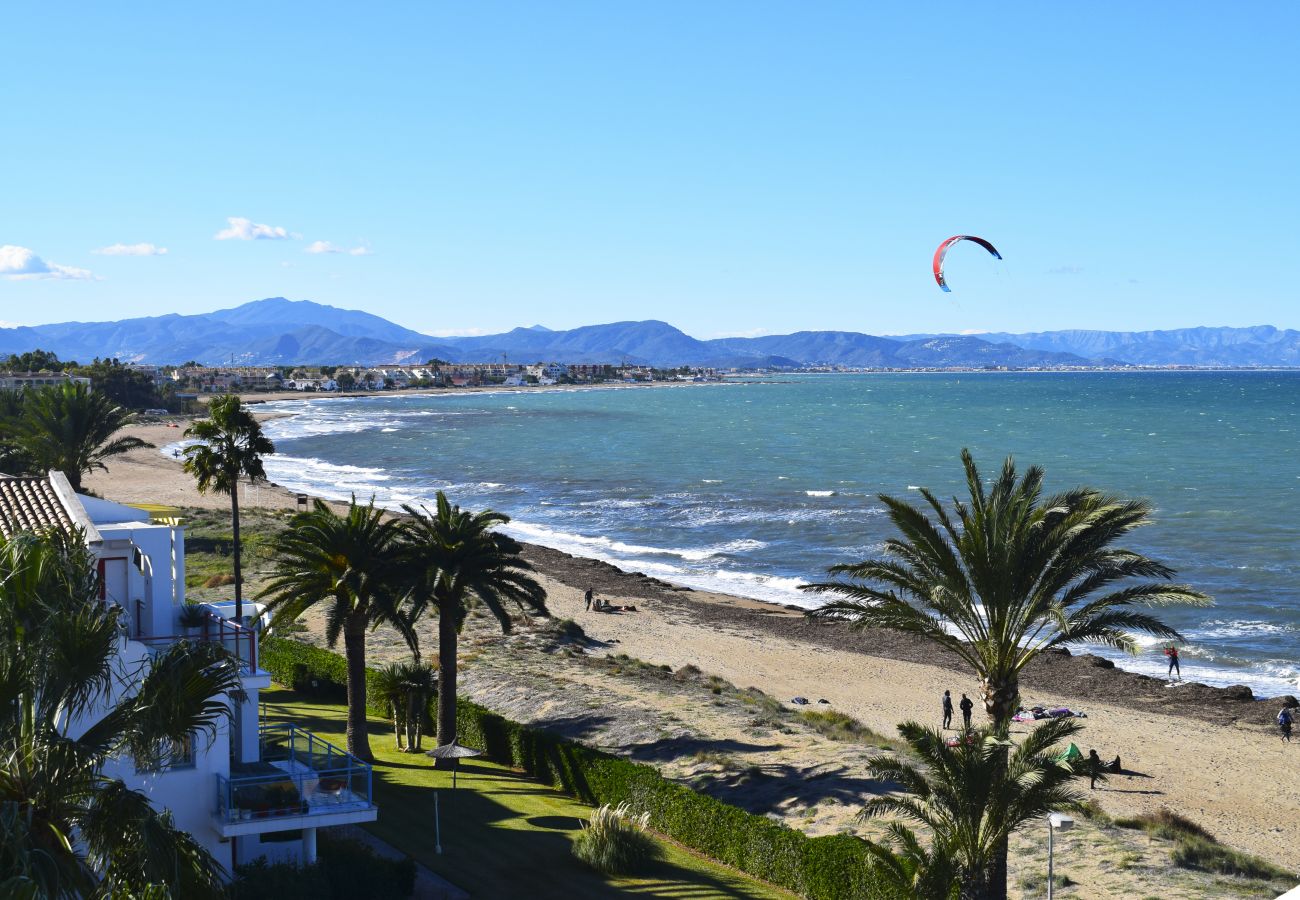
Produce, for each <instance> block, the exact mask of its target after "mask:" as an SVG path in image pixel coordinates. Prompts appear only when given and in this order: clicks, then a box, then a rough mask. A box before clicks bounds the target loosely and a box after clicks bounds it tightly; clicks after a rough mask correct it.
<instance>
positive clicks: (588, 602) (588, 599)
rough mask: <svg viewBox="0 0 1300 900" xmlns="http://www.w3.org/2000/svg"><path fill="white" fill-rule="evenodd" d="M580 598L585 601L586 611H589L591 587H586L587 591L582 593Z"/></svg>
mask: <svg viewBox="0 0 1300 900" xmlns="http://www.w3.org/2000/svg"><path fill="white" fill-rule="evenodd" d="M582 599H583V600H585V601H586V603H587V612H591V588H587V593H585V594H583V595H582Z"/></svg>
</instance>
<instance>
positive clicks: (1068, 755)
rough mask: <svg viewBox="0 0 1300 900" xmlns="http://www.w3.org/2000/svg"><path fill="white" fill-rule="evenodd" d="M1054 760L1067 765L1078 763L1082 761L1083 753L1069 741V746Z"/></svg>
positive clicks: (1076, 745)
mask: <svg viewBox="0 0 1300 900" xmlns="http://www.w3.org/2000/svg"><path fill="white" fill-rule="evenodd" d="M1056 759H1057V761H1058V762H1067V763H1074V762H1078V761H1079V760H1081V759H1083V751H1082V750H1080V749H1079V745H1078V744H1076V743H1074V741H1071V742H1070V746H1068V747H1066V748H1065V749H1064V750H1062V751H1061V752H1060V754H1059V755H1058V756H1057V757H1056Z"/></svg>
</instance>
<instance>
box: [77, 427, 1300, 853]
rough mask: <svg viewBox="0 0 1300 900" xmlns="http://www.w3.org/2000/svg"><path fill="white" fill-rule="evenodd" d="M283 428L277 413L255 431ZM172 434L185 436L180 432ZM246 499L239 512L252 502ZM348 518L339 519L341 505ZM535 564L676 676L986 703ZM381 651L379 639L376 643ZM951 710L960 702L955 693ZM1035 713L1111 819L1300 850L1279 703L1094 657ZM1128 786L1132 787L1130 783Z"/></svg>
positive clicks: (578, 604) (788, 612) (1261, 847)
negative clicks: (1075, 746) (1159, 822)
mask: <svg viewBox="0 0 1300 900" xmlns="http://www.w3.org/2000/svg"><path fill="white" fill-rule="evenodd" d="M267 414H270V415H275V414H276V413H274V412H273V411H267V412H266V413H259V417H260V416H264V415H267ZM174 424H177V425H180V423H179V422H176V423H174ZM128 433H131V434H134V435H136V436H138V437H141V438H144V439H145V440H149V441H151V442H152V443H154V444H156V445H157V446H158V447H162V446H164V445H166V444H169V443H173V442H175V441H177V440H179V439H180V437H181V433H182V428H180V427H168V425H167V424H165V423H164V424H151V425H136V426H133V427H131V428H130V429H129V430H128ZM86 484H87V487H88V488H89V489H91V490H93V491H95V492H97V493H99V494H101V495H103V496H106V497H108V498H109V499H113V500H117V501H119V502H125V503H142V504H160V505H166V506H172V507H201V508H206V509H214V510H220V511H223V512H228V510H229V501H228V498H226V497H223V496H217V495H212V494H209V495H206V496H204V495H200V494H199V493H198V491H197V488H196V487H195V485H194V481H193V479H192V478H190V477H189V476H188V475H186V474H185V473H184V472H183V471H182V469H181V466H180V463H179V461H178V460H175V459H173V458H171V457H168V456H164V455H163V454H162V453H161V452H159V450H158V449H156V448H149V449H140V450H135V451H131V452H130V453H128V454H125V455H124V456H122V457H118V458H116V459H114V460H111V461H110V471H109V472H108V473H95V474H94V475H93V476H91V477H89V478H87V480H86ZM296 497H297V492H292V491H289V490H288V489H286V488H283V487H278V486H270V485H263V486H262V487H261V488H260V489H258V490H255V491H254V492H253V494H252V495H251V496H250V498H249V501H248V503H247V505H249V506H259V507H262V508H267V509H281V510H293V509H294V508H295V507H296V505H297V500H296ZM241 499H243V498H241ZM335 505H336V508H341V507H342V506H343V504H335ZM524 555H525V557H526V558H527V559H528V560H529V561H530V562H532V563H533V565H534V566H535V568H536V569H537V572H538V575H539V577H540V580H542V582H543V584H544V586H545V587H546V590H547V594H548V599H547V605H548V607H549V608H550V609H551V611H552V614H553V615H555V616H557V617H559V618H567V619H573V620H574V621H576V622H577V623H578V624H580V625H581V626H582V628H583V629H584V630H585V631H586V633H587V634H588V635H589V636H591V637H592V638H593V639H595V640H598V641H601V642H604V643H605V645H606V646H609V645H614V646H613V647H612V648H611V649H610V651H609V652H620V653H626V654H629V655H631V656H633V657H637V658H640V659H644V660H646V661H648V662H652V663H654V664H667V665H671V666H672V667H673V668H679V667H681V666H683V665H687V664H690V665H695V666H698V667H699V668H700V669H701V670H703V671H704V672H706V673H709V674H716V675H718V676H720V677H723V678H726V679H728V680H730V681H731V682H732V683H734V684H736V685H738V686H742V687H743V686H748V685H754V686H757V687H759V688H761V689H762V690H764V691H766V692H767V693H768V694H769V695H772V696H774V697H779V698H789V697H793V696H796V695H800V694H802V695H804V696H813V697H826V698H828V699H829V700H830V701H831V703H832V704H833V706H832V708H833V709H837V710H839V711H841V712H844V713H846V714H848V715H851V716H853V717H855V718H857V719H858V720H859V721H861V722H862V723H863V724H865V725H867V726H869V727H871V728H873V729H874V730H876V731H878V732H880V733H882V734H892V733H893V731H894V728H895V727H896V726H897V724H898V723H899V722H903V721H907V720H909V719H910V720H915V721H921V722H930V721H932V720H933V723H934V724H938V714H937V710H938V697H939V695H941V694H942V692H943V690H944V689H952V690H953V691H954V692H960V691H966V692H969V693H970V694H971V696H972V697H975V698H977V697H978V696H979V694H978V690H979V685H978V682H977V680H976V679H975V678H974V677H973V676H972V675H971V674H970V673H969V672H968V671H967V670H966V668H965V667H964V666H962V665H958V664H957V663H955V661H953V660H950V659H948V658H946V657H945V656H944V655H943V654H942V653H937V652H936V651H935V650H934V648H932V647H931V646H930V645H928V644H924V643H919V642H917V641H916V640H914V639H909V638H906V637H902V636H898V635H893V634H880V633H870V634H860V633H853V632H850V631H849V630H848V629H847V628H846V627H844V626H842V625H836V624H833V623H816V622H811V621H809V620H806V619H805V618H804V617H803V615H802V612H801V611H795V610H792V609H789V608H786V607H783V606H779V605H774V604H771V603H767V602H764V601H758V600H750V599H747V598H743V597H737V596H734V595H727V594H721V593H713V592H709V591H701V590H696V589H692V588H688V587H682V586H677V585H672V584H669V583H667V582H665V581H661V580H660V579H657V578H653V577H650V576H647V575H645V574H643V573H638V572H628V571H625V570H623V569H621V568H618V567H616V566H614V565H611V564H609V563H606V562H603V561H601V560H597V559H592V558H589V557H581V556H573V555H570V554H568V553H565V552H563V551H559V550H554V549H551V548H547V547H544V546H541V545H539V544H527V545H526V547H525V550H524ZM588 587H590V588H593V589H594V590H595V591H596V593H597V594H598V595H600V596H603V597H605V598H606V599H608V600H610V601H611V602H613V603H616V604H620V605H621V603H628V604H633V605H635V606H636V607H637V609H638V611H637V612H635V613H632V612H628V613H613V614H607V613H597V612H593V611H590V610H585V609H584V607H583V602H582V595H583V592H584V591H585V590H586V589H587V588H588ZM384 639H385V636H384V635H382V634H380V633H378V632H376V633H375V635H373V636H372V640H377V641H382V640H384ZM954 696H956V693H954ZM1022 696H1023V698H1024V702H1025V704H1026V705H1032V704H1040V703H1041V704H1043V705H1055V704H1061V705H1066V706H1070V707H1071V708H1075V709H1080V708H1082V709H1083V710H1085V711H1086V712H1087V714H1088V718H1086V719H1082V720H1080V721H1081V722H1082V723H1083V725H1084V726H1085V729H1086V731H1085V734H1084V735H1082V736H1080V738H1079V739H1078V740H1079V741H1080V745H1081V746H1083V747H1084V748H1085V749H1086V748H1087V747H1089V746H1091V747H1096V748H1098V749H1099V752H1101V753H1102V754H1103V755H1104V756H1105V755H1114V754H1115V753H1119V754H1120V755H1121V756H1122V757H1123V758H1124V760H1125V767H1126V769H1132V770H1134V771H1136V772H1139V773H1141V775H1140V776H1138V777H1137V780H1131V779H1124V780H1123V781H1121V782H1117V783H1116V784H1115V785H1114V786H1113V787H1112V788H1108V789H1107V790H1105V791H1099V792H1098V794H1097V797H1098V799H1099V800H1102V801H1103V803H1104V807H1105V809H1106V811H1107V812H1109V813H1110V814H1112V815H1134V814H1137V813H1141V812H1154V811H1156V810H1158V809H1160V808H1163V807H1170V808H1173V809H1176V810H1178V811H1180V812H1182V813H1184V814H1186V815H1189V816H1190V817H1191V818H1193V819H1195V820H1196V821H1198V822H1200V823H1201V824H1203V825H1204V826H1205V827H1207V828H1209V829H1210V830H1211V831H1212V832H1213V833H1215V834H1216V835H1218V836H1219V837H1220V838H1221V839H1223V840H1225V841H1226V842H1228V843H1230V844H1231V845H1232V846H1236V847H1240V848H1242V849H1247V850H1250V851H1251V852H1254V853H1258V854H1260V855H1263V856H1265V857H1267V858H1269V859H1272V860H1273V861H1275V862H1277V863H1287V862H1289V860H1290V855H1291V849H1292V848H1293V847H1294V846H1297V845H1300V819H1297V818H1296V816H1295V815H1294V809H1295V808H1296V806H1297V805H1300V785H1297V782H1296V780H1295V778H1294V771H1295V766H1296V764H1297V762H1298V761H1300V757H1297V756H1296V749H1295V747H1294V746H1287V745H1283V744H1281V743H1280V742H1279V741H1278V739H1277V734H1276V730H1275V728H1273V726H1272V717H1273V715H1274V714H1275V713H1276V709H1275V708H1274V707H1275V706H1276V705H1277V704H1275V703H1261V702H1255V701H1254V698H1253V696H1252V695H1251V694H1250V693H1249V692H1248V691H1242V690H1233V689H1223V688H1210V687H1203V686H1199V685H1196V684H1191V683H1188V684H1183V685H1180V686H1178V687H1177V688H1174V689H1170V688H1168V687H1166V686H1165V682H1163V681H1162V680H1159V679H1153V678H1150V677H1148V676H1143V675H1137V674H1134V673H1129V672H1125V671H1123V670H1120V669H1117V668H1114V667H1113V665H1112V664H1110V663H1108V662H1107V661H1105V660H1102V659H1100V658H1099V657H1093V656H1087V655H1078V656H1076V655H1072V654H1065V653H1050V654H1046V655H1045V656H1043V657H1041V658H1040V660H1039V661H1038V662H1037V663H1036V664H1035V665H1034V666H1031V667H1030V668H1029V670H1027V671H1026V673H1025V677H1024V680H1023V684H1022ZM1130 781H1132V783H1129V782H1130Z"/></svg>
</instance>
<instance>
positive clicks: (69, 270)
mask: <svg viewBox="0 0 1300 900" xmlns="http://www.w3.org/2000/svg"><path fill="white" fill-rule="evenodd" d="M94 277H95V276H94V275H93V274H92V273H91V272H90V271H89V270H88V269H78V268H76V267H75V266H61V265H59V264H58V263H52V262H46V261H45V260H43V259H41V258H40V257H39V256H37V255H36V254H35V253H33V252H32V251H31V250H28V249H27V248H26V247H17V246H14V245H13V244H3V245H0V278H7V279H9V280H10V281H31V280H35V279H38V278H53V279H64V280H69V281H90V280H92V279H94Z"/></svg>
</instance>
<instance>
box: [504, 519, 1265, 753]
mask: <svg viewBox="0 0 1300 900" xmlns="http://www.w3.org/2000/svg"><path fill="white" fill-rule="evenodd" d="M524 555H525V557H526V558H527V559H528V560H529V561H530V562H531V563H532V564H533V565H534V566H536V567H537V569H538V571H540V572H542V573H543V574H545V575H549V576H550V577H552V578H555V579H556V580H557V581H560V582H562V583H564V584H566V585H569V586H570V587H573V588H577V589H578V590H585V589H587V588H592V589H594V590H595V591H596V592H597V593H604V594H613V595H617V596H624V597H631V598H635V599H638V600H646V601H652V602H655V603H659V604H664V605H665V606H669V607H675V608H676V609H677V610H679V611H682V612H686V613H688V614H689V615H691V616H692V617H693V618H694V619H696V620H698V621H703V622H706V623H709V624H716V625H718V626H732V627H734V628H737V629H739V630H740V631H742V632H743V633H747V634H754V633H759V632H767V633H769V634H774V635H778V636H780V637H783V638H788V639H791V640H795V641H802V642H804V643H807V644H810V645H812V646H815V647H824V648H830V649H834V650H844V651H848V652H853V653H861V654H863V655H864V656H879V657H883V658H885V659H897V660H903V661H906V662H913V663H920V664H923V665H931V666H936V667H938V668H942V669H951V670H954V671H956V670H961V669H963V668H964V664H963V663H961V661H960V660H958V659H957V657H956V656H955V655H953V654H951V653H948V652H947V651H939V650H936V648H935V647H934V646H933V645H932V644H929V643H927V642H925V641H922V640H920V639H918V638H913V637H910V636H908V635H899V634H894V633H892V632H881V631H869V632H859V631H854V630H852V629H850V628H848V627H847V626H845V625H842V624H839V623H834V622H822V621H814V620H809V619H804V618H802V617H798V618H796V617H794V616H791V615H789V614H788V612H789V610H787V609H786V608H783V607H780V606H776V605H771V604H769V606H771V610H772V611H771V612H765V611H761V610H756V609H745V608H742V607H734V606H727V605H724V604H718V603H706V602H700V601H695V600H692V599H691V594H692V593H694V592H693V591H692V590H691V589H690V588H687V587H679V586H677V585H673V584H669V583H667V582H664V581H661V580H659V579H657V578H651V577H649V576H647V575H644V574H642V573H640V572H627V571H624V570H623V569H620V568H618V567H617V566H614V565H611V564H610V563H607V562H603V561H601V560H597V559H589V558H587V557H581V556H573V555H571V554H569V553H565V552H563V551H560V550H553V549H551V548H549V547H542V546H539V545H536V544H526V545H525V552H524ZM791 609H792V608H791ZM867 646H869V647H870V648H871V649H870V650H867V649H865V648H866V647H867ZM1022 683H1023V686H1024V691H1023V692H1024V693H1026V694H1029V693H1033V694H1036V695H1059V696H1061V697H1069V698H1071V699H1079V700H1095V701H1097V702H1100V703H1106V704H1109V705H1117V706H1124V707H1128V708H1130V709H1134V710H1138V711H1141V712H1144V713H1152V712H1158V713H1163V714H1168V715H1179V716H1186V717H1189V718H1196V719H1201V720H1204V721H1208V722H1213V723H1215V724H1219V725H1231V724H1235V723H1238V722H1240V723H1243V724H1251V725H1258V726H1260V727H1262V728H1269V727H1271V726H1272V723H1273V716H1274V715H1275V714H1276V713H1277V710H1276V709H1274V706H1275V705H1277V704H1275V703H1261V702H1256V701H1257V698H1256V697H1255V696H1254V694H1253V693H1252V691H1251V689H1250V688H1248V687H1246V686H1244V685H1236V686H1233V687H1226V688H1218V687H1210V686H1208V685H1203V684H1199V683H1188V684H1184V685H1181V686H1179V687H1178V688H1177V689H1176V690H1170V689H1169V688H1168V687H1167V686H1166V685H1167V682H1165V681H1164V680H1163V679H1160V678H1152V677H1151V676H1149V675H1141V674H1138V673H1136V672H1127V671H1125V670H1123V669H1119V668H1117V667H1116V666H1115V664H1114V663H1112V662H1111V661H1110V660H1107V659H1103V658H1101V657H1099V656H1096V655H1093V654H1091V653H1084V654H1077V655H1076V654H1071V653H1070V652H1069V651H1068V650H1062V651H1058V652H1051V653H1047V654H1044V655H1042V656H1040V657H1039V658H1038V659H1036V660H1035V661H1034V662H1033V663H1031V664H1030V665H1029V667H1028V668H1027V669H1026V670H1025V673H1024V677H1023V680H1022Z"/></svg>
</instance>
